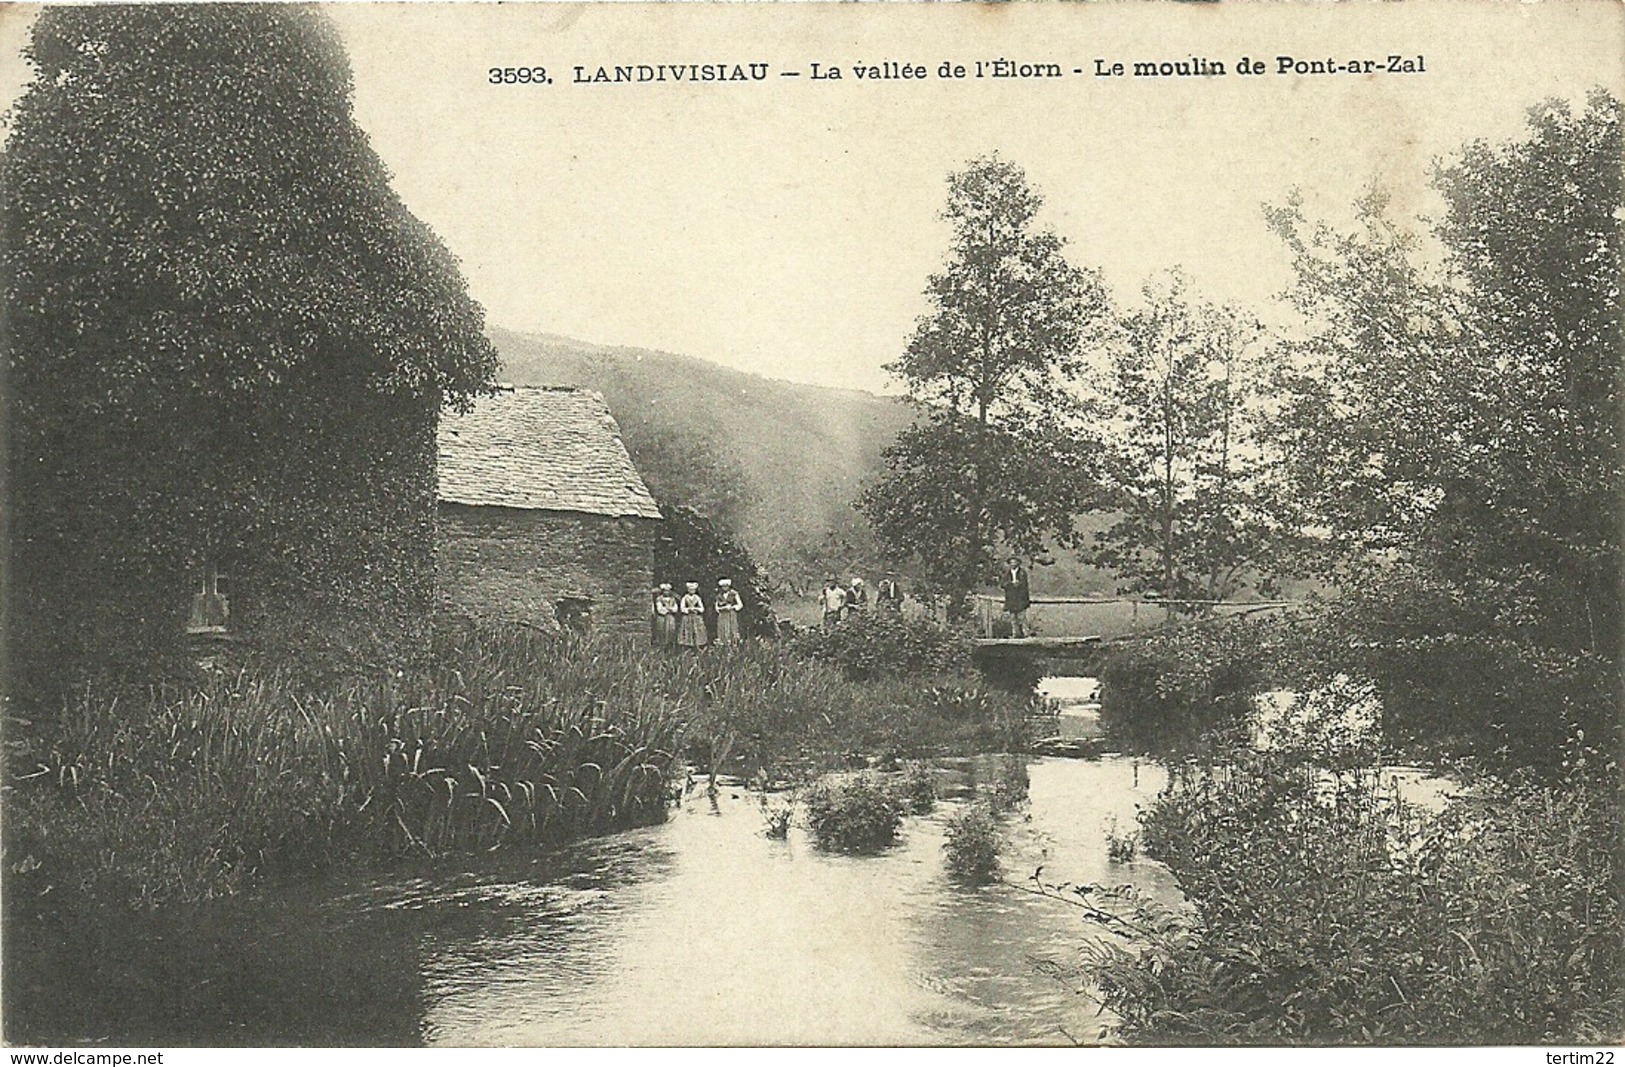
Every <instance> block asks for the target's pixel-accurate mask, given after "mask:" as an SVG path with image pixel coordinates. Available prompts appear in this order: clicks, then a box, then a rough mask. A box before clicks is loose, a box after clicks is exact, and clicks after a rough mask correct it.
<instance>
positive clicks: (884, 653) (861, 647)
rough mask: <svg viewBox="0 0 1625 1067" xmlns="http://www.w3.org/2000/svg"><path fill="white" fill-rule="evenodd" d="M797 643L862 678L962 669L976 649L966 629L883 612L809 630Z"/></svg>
mask: <svg viewBox="0 0 1625 1067" xmlns="http://www.w3.org/2000/svg"><path fill="white" fill-rule="evenodd" d="M794 646H795V649H796V651H797V652H798V653H800V654H801V655H803V656H806V657H807V658H809V659H815V660H822V661H824V662H827V663H830V664H833V665H835V666H838V667H839V668H840V669H841V670H842V671H843V672H844V673H845V674H846V676H847V677H848V678H853V679H858V680H863V679H869V678H882V677H901V676H905V675H910V674H949V673H955V672H962V671H965V670H968V669H969V667H970V654H971V647H972V646H971V641H970V638H969V636H967V635H966V634H965V633H964V632H962V631H961V630H959V629H956V628H954V627H950V626H944V625H943V624H942V623H940V622H938V621H937V620H935V619H933V618H930V617H928V616H923V615H902V614H896V613H890V612H884V611H866V612H861V613H858V614H855V615H852V616H850V617H848V618H847V619H845V620H844V621H842V622H841V624H840V625H839V626H835V627H833V628H831V629H816V630H805V631H803V632H801V633H798V634H797V635H796V637H795V642H794Z"/></svg>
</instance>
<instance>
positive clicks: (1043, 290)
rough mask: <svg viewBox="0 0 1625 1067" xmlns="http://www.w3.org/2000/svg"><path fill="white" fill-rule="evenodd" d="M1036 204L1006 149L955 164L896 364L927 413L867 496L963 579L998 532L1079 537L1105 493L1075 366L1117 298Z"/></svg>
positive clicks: (908, 541)
mask: <svg viewBox="0 0 1625 1067" xmlns="http://www.w3.org/2000/svg"><path fill="white" fill-rule="evenodd" d="M1041 206H1042V198H1041V197H1040V196H1039V194H1038V192H1037V191H1036V190H1034V189H1033V188H1032V186H1031V185H1029V184H1028V182H1027V178H1026V176H1025V174H1024V173H1023V172H1022V170H1021V169H1020V168H1019V167H1017V166H1016V165H1014V164H1013V163H1010V162H1008V161H1006V160H1003V159H1000V158H998V157H996V156H994V157H988V158H983V159H978V160H975V161H973V162H972V163H971V164H970V165H969V166H967V167H966V168H965V170H963V171H961V172H959V173H956V174H953V175H951V176H950V177H949V179H948V203H947V207H946V208H945V210H944V212H943V217H944V218H945V219H946V220H947V221H948V222H949V223H950V224H951V225H952V227H953V243H952V246H951V248H950V250H949V253H948V261H947V264H946V265H945V267H944V268H943V270H942V271H941V272H940V273H938V274H934V275H932V276H931V277H930V279H929V280H928V282H927V284H926V297H927V299H928V300H929V301H930V305H931V310H930V311H929V313H927V314H926V315H925V316H924V317H923V318H921V319H920V321H919V323H918V325H917V327H916V329H915V332H914V336H913V337H912V339H911V340H910V341H909V343H908V347H907V348H906V349H905V351H904V352H903V355H902V356H901V357H900V358H899V359H898V360H896V361H895V362H893V363H891V364H890V365H889V366H888V368H887V369H888V370H890V371H891V373H892V374H893V375H895V376H896V377H897V378H899V379H900V380H901V381H902V382H903V384H904V385H905V386H906V387H907V388H908V395H909V399H910V400H911V401H912V402H913V403H914V405H915V406H916V408H917V409H918V410H919V412H920V414H921V418H920V420H919V422H917V423H916V424H915V425H914V426H913V427H911V428H909V429H908V430H905V431H904V432H903V433H901V434H899V435H898V438H897V441H896V442H895V443H894V444H893V445H892V446H891V447H890V448H889V449H888V450H887V451H886V453H885V456H884V459H885V464H886V470H885V472H884V473H883V475H882V476H881V477H880V478H879V479H878V480H877V482H876V483H875V484H873V485H871V486H870V487H869V488H868V489H866V490H865V492H864V493H863V496H862V497H861V499H860V500H859V503H858V506H859V509H860V510H861V511H862V513H863V514H864V516H865V517H866V518H867V519H868V520H869V522H870V524H871V525H872V526H873V528H874V530H875V532H876V534H877V536H878V537H879V539H880V541H881V543H882V544H883V546H884V547H885V548H886V549H887V550H888V552H889V553H890V554H891V555H892V556H894V557H895V558H898V559H901V560H908V561H913V562H914V563H915V564H916V566H917V567H918V569H919V571H920V573H922V574H923V575H924V576H925V577H926V579H927V580H928V582H929V583H930V584H932V585H934V586H935V587H937V588H940V589H943V590H946V591H949V592H951V593H954V594H960V593H964V592H968V591H969V590H970V589H971V588H972V587H973V586H974V585H975V584H976V583H977V582H978V581H979V580H980V579H981V578H982V577H984V576H986V575H987V574H989V573H990V571H991V567H992V561H993V555H994V553H995V551H996V550H998V549H1000V548H1001V547H1002V548H1004V549H1006V550H1015V551H1022V552H1029V553H1030V552H1037V551H1040V550H1041V549H1042V548H1043V547H1044V546H1045V545H1046V544H1060V545H1070V544H1074V543H1076V540H1077V536H1076V533H1075V529H1074V522H1073V520H1074V518H1075V517H1076V515H1077V514H1078V513H1079V512H1080V511H1081V510H1084V509H1085V508H1086V507H1087V506H1088V505H1089V504H1090V503H1091V502H1092V501H1093V499H1094V493H1093V489H1094V484H1095V477H1094V476H1095V469H1094V461H1093V460H1094V451H1093V450H1092V449H1090V448H1088V447H1087V446H1086V443H1085V442H1086V440H1087V436H1086V423H1085V420H1084V418H1083V416H1084V415H1085V414H1086V412H1085V410H1084V407H1083V405H1082V403H1081V402H1080V400H1079V399H1078V395H1077V392H1076V390H1075V389H1074V381H1075V379H1076V378H1077V376H1078V375H1079V373H1080V372H1081V369H1082V358H1083V349H1084V346H1085V344H1086V343H1087V341H1088V340H1089V338H1090V336H1091V334H1092V331H1094V330H1095V329H1096V328H1097V327H1098V326H1099V325H1100V324H1101V323H1102V322H1103V321H1104V318H1105V314H1106V305H1107V301H1106V296H1105V291H1104V288H1103V286H1102V285H1101V283H1100V280H1099V278H1098V277H1097V276H1096V275H1095V274H1093V273H1090V272H1087V271H1084V270H1081V269H1079V268H1077V267H1075V266H1073V265H1072V264H1071V263H1069V262H1068V261H1067V259H1066V257H1065V255H1064V254H1063V251H1062V247H1063V246H1062V241H1061V239H1060V238H1059V237H1058V236H1056V235H1055V234H1054V233H1053V232H1051V231H1049V230H1046V229H1042V228H1040V227H1039V225H1038V224H1037V221H1036V220H1037V215H1038V211H1039V208H1040V207H1041ZM961 599H962V598H961V597H959V596H957V595H956V596H955V597H954V598H953V600H952V601H950V602H951V603H956V604H957V603H958V602H959V601H960V600H961Z"/></svg>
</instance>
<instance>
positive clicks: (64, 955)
mask: <svg viewBox="0 0 1625 1067" xmlns="http://www.w3.org/2000/svg"><path fill="white" fill-rule="evenodd" d="M986 773H987V772H986V770H985V768H984V765H982V764H979V763H978V762H977V761H950V763H948V764H945V765H944V769H943V782H944V785H945V786H946V787H947V788H948V791H949V792H950V793H952V792H955V791H956V789H955V787H956V786H957V791H958V792H959V793H960V794H961V795H962V794H963V792H964V790H965V788H966V787H967V784H968V782H969V780H970V779H972V778H974V777H976V776H977V775H978V774H982V775H985V774H986ZM1028 773H1029V779H1030V799H1029V802H1028V803H1027V804H1026V805H1025V806H1024V807H1023V808H1021V809H1018V810H1017V811H1016V812H1015V813H1014V814H1012V815H1011V816H1009V817H1008V818H1007V834H1006V836H1007V839H1008V843H1007V847H1006V852H1005V856H1004V867H1005V884H995V885H990V886H983V887H967V886H963V885H960V884H957V883H955V882H954V881H952V880H951V879H950V878H949V877H948V875H947V874H946V872H945V871H944V866H943V848H942V845H943V839H944V824H945V820H946V819H947V817H948V816H949V815H950V814H951V812H952V811H953V810H955V808H956V807H957V806H958V804H959V803H962V801H957V800H948V801H944V802H942V803H939V804H938V805H937V808H936V810H935V811H933V812H932V813H931V814H929V815H923V816H910V817H908V818H907V819H906V820H905V823H904V828H903V833H902V836H901V838H900V840H899V843H898V844H897V845H895V846H894V847H892V848H891V849H889V850H887V851H885V852H883V853H881V854H879V855H876V856H864V857H854V856H838V855H830V854H826V853H822V852H820V851H818V850H816V849H814V848H813V847H812V845H811V843H810V841H809V840H808V839H807V837H806V835H805V833H804V831H802V830H801V829H800V828H799V827H797V828H793V829H792V830H791V832H790V835H789V837H788V839H787V840H772V839H770V838H768V837H766V836H765V835H764V834H763V833H762V828H763V818H762V812H761V807H760V798H759V796H758V794H755V793H752V792H750V791H749V790H747V789H744V788H738V787H736V788H724V789H723V790H722V791H721V792H720V793H719V794H718V795H717V796H716V797H715V798H714V801H712V800H710V799H708V798H707V796H706V795H705V793H704V791H703V788H702V789H697V790H695V791H694V792H693V793H692V794H691V795H690V796H689V798H688V799H687V801H686V803H685V804H684V805H683V806H681V807H679V808H676V809H674V810H673V811H672V813H671V816H670V818H669V819H668V820H667V821H666V822H665V823H663V824H661V825H658V826H651V827H645V828H642V829H637V830H632V831H627V832H625V833H620V834H616V835H612V836H609V837H604V838H599V839H595V840H590V841H585V842H581V843H579V844H576V845H574V846H571V847H569V848H565V849H562V850H558V851H556V852H553V853H549V854H547V855H543V856H535V857H517V856H512V855H494V856H485V857H479V858H477V859H476V860H468V859H464V860H460V861H456V860H440V861H437V862H435V863H433V864H429V865H425V866H423V867H420V868H418V869H415V870H396V871H394V872H391V873H389V874H386V875H384V876H373V877H354V878H348V879H344V878H340V879H335V880H331V881H328V882H324V883H321V884H319V885H312V886H307V887H305V888H303V889H301V890H299V891H298V892H290V893H284V894H280V895H277V896H275V897H273V898H270V899H259V900H236V901H226V902H222V903H219V904H215V905H210V906H206V907H199V908H191V909H185V908H177V909H169V910H168V911H167V912H165V913H163V914H162V915H160V916H157V917H149V918H145V919H139V920H131V921H129V922H124V921H122V920H121V921H120V922H119V923H116V924H108V926H107V928H105V929H95V930H89V929H85V928H83V927H82V926H81V927H71V928H67V929H63V930H59V931H55V932H54V934H55V936H52V932H51V931H46V932H45V933H43V934H41V933H37V932H36V933H35V934H31V935H25V937H24V943H23V944H15V943H14V944H13V945H12V946H11V951H10V952H9V953H8V957H9V959H8V964H9V965H10V966H11V967H12V972H11V974H10V975H8V982H7V1004H6V1008H7V1012H8V1015H9V1016H10V1020H9V1024H8V1033H7V1036H8V1038H9V1039H10V1040H12V1041H14V1042H29V1043H32V1042H39V1043H49V1044H66V1043H108V1044H170V1045H181V1044H196V1045H237V1044H251V1045H277V1044H382V1045H411V1044H429V1045H458V1046H465V1045H655V1044H660V1045H665V1044H677V1045H684V1044H755V1043H771V1044H829V1045H851V1044H911V1045H912V1044H923V1045H963V1044H990V1043H991V1044H1069V1043H1071V1042H1072V1041H1074V1040H1077V1041H1094V1040H1096V1039H1097V1038H1098V1036H1099V1033H1100V1028H1101V1025H1102V1022H1103V1020H1102V1018H1101V1017H1100V1016H1099V1015H1098V1014H1097V1011H1096V1005H1095V1004H1094V1003H1093V1002H1092V1001H1091V1000H1090V998H1089V997H1088V996H1087V995H1086V994H1084V993H1080V992H1079V991H1078V990H1076V989H1074V988H1071V987H1069V986H1068V985H1066V984H1063V983H1062V982H1060V981H1058V980H1056V979H1053V978H1050V977H1046V976H1045V975H1044V974H1043V973H1041V972H1040V970H1039V969H1038V967H1036V966H1035V964H1036V962H1037V961H1039V960H1044V959H1050V960H1057V961H1060V962H1069V961H1071V960H1073V959H1075V957H1076V953H1077V950H1078V948H1079V946H1080V945H1081V944H1083V943H1084V941H1085V939H1087V938H1089V937H1091V936H1096V935H1098V934H1099V933H1100V930H1099V929H1098V928H1095V927H1092V926H1091V925H1090V923H1089V922H1088V921H1087V920H1086V919H1085V917H1084V914H1083V913H1082V912H1081V911H1080V910H1079V909H1077V908H1075V907H1072V906H1070V905H1068V904H1066V903H1065V902H1063V901H1061V900H1057V899H1054V898H1052V897H1046V896H1043V895H1039V894H1036V893H1032V892H1028V891H1024V889H1022V888H1019V887H1020V886H1023V885H1025V886H1031V885H1033V882H1032V881H1031V876H1032V875H1033V874H1034V872H1035V871H1037V870H1038V869H1039V868H1040V867H1042V874H1041V877H1042V880H1043V881H1045V882H1078V883H1098V884H1120V883H1131V884H1133V885H1135V886H1137V887H1139V888H1141V889H1143V890H1144V891H1146V892H1147V893H1149V894H1151V895H1152V896H1154V897H1156V898H1157V899H1159V900H1162V901H1164V902H1168V903H1172V902H1177V901H1178V899H1179V894H1178V890H1177V888H1176V887H1175V885H1174V883H1173V880H1172V878H1171V876H1170V875H1169V874H1168V873H1167V872H1166V871H1165V870H1164V869H1163V868H1162V867H1160V866H1159V865H1157V864H1156V863H1153V862H1150V861H1147V860H1144V859H1140V860H1136V861H1133V862H1130V863H1126V864H1115V863H1112V862H1110V861H1109V860H1108V859H1107V856H1106V848H1105V835H1106V831H1107V829H1108V827H1109V826H1111V825H1112V824H1113V823H1114V821H1115V823H1116V825H1117V826H1118V827H1119V828H1120V829H1121V830H1124V831H1127V830H1130V829H1132V828H1133V826H1134V818H1135V812H1136V809H1137V807H1140V806H1144V805H1148V804H1149V803H1150V802H1151V800H1152V798H1153V797H1154V795H1155V793H1156V791H1157V790H1158V789H1159V788H1161V786H1162V785H1163V783H1164V781H1165V777H1164V774H1163V772H1162V771H1161V770H1160V768H1158V767H1156V766H1155V765H1153V764H1146V763H1140V762H1137V761H1134V760H1131V759H1128V758H1126V757H1115V756H1107V757H1104V758H1101V759H1095V760H1065V759H1037V760H1032V761H1030V763H1029V765H1028ZM19 932H20V931H19Z"/></svg>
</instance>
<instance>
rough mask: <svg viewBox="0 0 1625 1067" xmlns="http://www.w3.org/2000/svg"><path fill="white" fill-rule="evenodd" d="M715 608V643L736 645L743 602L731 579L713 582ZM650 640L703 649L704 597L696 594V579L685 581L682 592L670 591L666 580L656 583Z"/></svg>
mask: <svg viewBox="0 0 1625 1067" xmlns="http://www.w3.org/2000/svg"><path fill="white" fill-rule="evenodd" d="M711 604H712V607H713V608H714V609H715V610H716V616H717V636H716V643H717V644H719V645H737V644H738V643H739V641H740V631H739V613H740V612H741V611H743V610H744V608H745V601H744V599H743V598H741V597H740V595H739V590H737V589H735V588H734V587H733V580H732V579H730V578H723V579H721V580H720V581H718V582H717V591H716V594H715V595H714V596H713V597H712V600H711ZM652 611H653V615H652V620H651V621H652V626H653V639H654V643H655V646H656V647H657V648H672V649H677V648H703V647H704V646H705V645H707V644H709V643H710V641H711V634H710V631H709V630H708V629H707V628H706V625H705V598H703V597H702V596H700V583H699V582H685V583H684V585H683V595H682V596H680V597H679V596H678V595H677V594H676V593H674V592H672V587H671V583H670V582H662V583H660V587H659V588H658V589H656V590H655V592H654V603H653V608H652Z"/></svg>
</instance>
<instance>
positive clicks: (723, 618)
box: [717, 578, 745, 645]
mask: <svg viewBox="0 0 1625 1067" xmlns="http://www.w3.org/2000/svg"><path fill="white" fill-rule="evenodd" d="M733 586H734V583H733V581H732V580H731V579H728V578H724V579H722V580H721V581H720V582H718V583H717V644H719V645H737V644H738V643H739V612H740V611H741V610H743V608H744V607H745V602H744V601H743V600H741V599H739V591H738V590H737V589H735V588H734V587H733Z"/></svg>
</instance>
